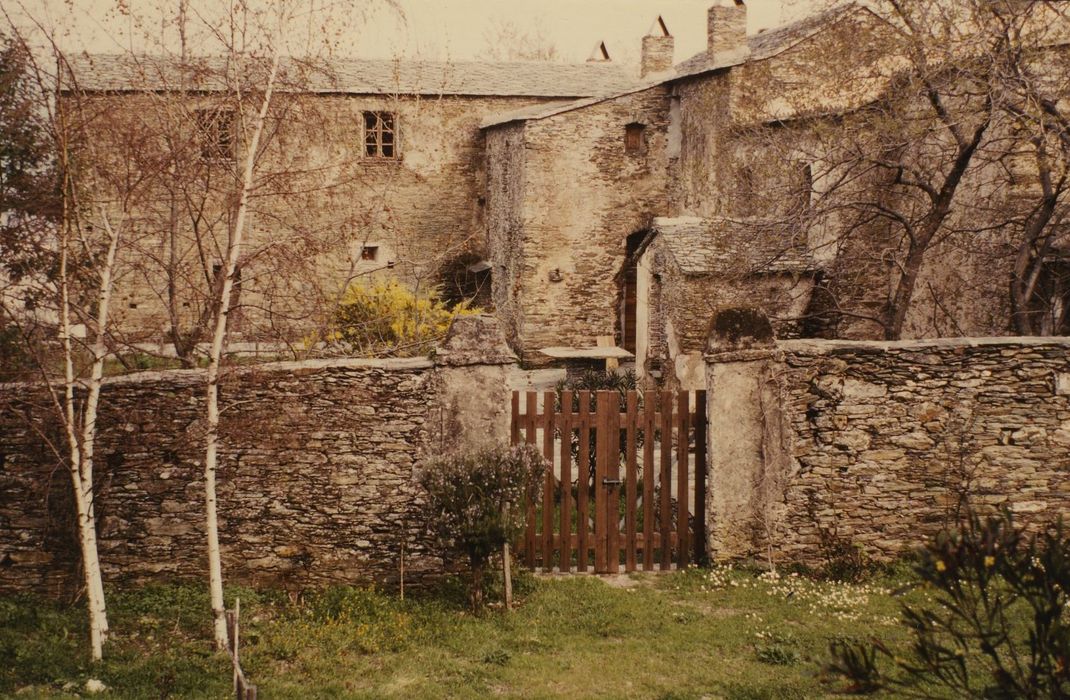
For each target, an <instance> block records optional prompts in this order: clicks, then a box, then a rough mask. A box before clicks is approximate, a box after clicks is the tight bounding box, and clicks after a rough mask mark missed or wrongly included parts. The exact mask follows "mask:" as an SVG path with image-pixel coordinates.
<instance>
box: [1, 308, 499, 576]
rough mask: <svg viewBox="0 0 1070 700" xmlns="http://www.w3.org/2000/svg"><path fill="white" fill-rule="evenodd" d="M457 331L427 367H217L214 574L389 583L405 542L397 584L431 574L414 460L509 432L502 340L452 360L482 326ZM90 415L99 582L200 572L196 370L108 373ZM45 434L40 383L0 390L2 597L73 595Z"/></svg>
mask: <svg viewBox="0 0 1070 700" xmlns="http://www.w3.org/2000/svg"><path fill="white" fill-rule="evenodd" d="M461 325H464V326H467V330H468V331H470V332H469V333H462V334H460V335H459V336H458V337H455V338H453V339H447V341H446V343H444V345H443V346H442V347H440V351H439V353H437V356H436V360H435V361H434V362H432V361H430V360H427V359H406V360H400V359H399V360H355V359H341V360H315V361H307V362H277V363H270V364H261V365H254V366H248V367H241V368H235V369H232V370H231V371H229V372H228V373H227V374H226V376H225V378H224V380H223V382H222V385H221V390H220V405H221V425H220V430H221V449H220V468H219V472H218V477H217V478H218V482H217V484H218V496H219V518H220V528H219V530H220V539H221V547H222V553H223V569H224V576H225V578H226V580H227V581H228V582H230V583H239V582H244V583H256V584H267V585H277V586H282V587H286V588H304V587H307V586H316V585H323V584H332V583H361V582H369V581H376V582H380V583H386V584H392V583H394V582H396V580H397V578H398V572H399V564H400V557H401V552H402V548H404V550H405V576H406V582H412V583H419V581H420V579H421V578H422V577H425V576H426V575H428V574H432V575H434V574H439V573H440V572H441V571H442V570H443V567H444V561H443V559H442V557H441V555H440V553H437V552H435V551H433V548H432V545H431V542H430V541H429V539H428V537H427V535H426V534H425V532H424V527H423V524H422V522H421V514H420V504H421V500H422V498H421V495H420V488H419V486H418V485H417V483H416V481H415V478H414V468H415V467H416V465H417V463H418V460H419V458H420V457H421V456H423V455H424V454H427V453H428V452H429V451H434V452H436V453H437V452H441V451H443V450H446V449H450V448H452V447H457V446H460V445H462V444H465V443H466V442H475V441H481V440H488V439H499V438H506V439H507V436H508V414H507V413H506V411H507V410H508V406H509V403H508V395H509V394H508V388H507V386H506V376H507V374H508V370H509V368H511V367H513V366H515V365H513V361H514V359H515V358H513V356H512V355H511V353H508V352H507V351H502V352H499V349H500V348H499V347H498V346H493V345H491V346H490V350H492V351H493V352H488V345H487V344H483V345H482V346H479V345H476V346H475V347H477V348H481V350H479V351H473V350H471V349H468V350H464V348H465V346H466V345H468V344H467V343H466V342H465V341H466V339H472V338H473V337H475V338H476V339H479V338H480V337H483V340H486V338H485V336H486V335H487V332H486V331H487V329H488V327H489V328H490V330H491V331H493V332H496V331H497V326H496V324H490V326H488V325H487V322H486V319H481V318H480V317H471V318H469V319H466V320H465V321H464V322H463V323H455V324H454V327H455V329H456V328H457V327H458V326H461ZM473 330H474V331H477V332H476V333H475V335H474V336H473V333H472V332H471V331H473ZM481 334H482V335H481ZM492 339H493V338H492ZM464 387H469V389H470V391H472V392H474V393H475V394H476V395H478V396H479V398H480V401H469V402H468V403H469V404H471V405H472V409H471V410H466V407H465V405H464V402H461V401H459V400H458V398H457V397H458V396H459V395H462V394H463V390H464ZM470 398H475V397H474V396H471V395H470ZM100 407H101V414H100V418H99V428H98V430H99V433H98V446H97V460H96V466H95V470H94V471H95V481H96V483H95V488H96V492H97V496H96V508H97V516H98V533H99V536H100V558H101V564H102V567H103V571H104V576H105V579H106V580H107V581H109V582H112V583H120V584H139V583H144V582H147V581H152V580H156V581H161V580H175V579H181V578H197V579H200V578H203V576H204V572H205V570H206V568H205V567H206V559H207V557H206V554H205V544H204V539H205V535H204V528H205V525H204V515H203V512H204V495H203V494H204V490H203V455H204V446H203V426H204V423H203V420H204V419H203V415H204V375H203V372H202V371H201V370H173V371H164V372H144V373H139V374H135V375H127V376H124V377H117V378H113V379H109V380H107V381H106V383H105V385H104V389H103V391H102V395H101V402H100ZM494 407H498V410H497V411H495V410H493V408H494ZM42 436H44V437H45V438H47V439H48V440H50V441H52V442H53V443H54V444H56V445H61V444H62V442H61V441H60V434H59V429H58V425H57V423H56V421H55V420H54V408H53V407H52V406H50V405H49V403H48V401H47V400H46V394H45V393H44V392H43V390H42V387H40V386H33V385H15V384H7V385H3V384H0V593H2V592H15V591H33V592H36V593H40V594H45V595H62V594H69V593H70V592H72V591H75V590H78V588H79V587H80V585H81V583H80V579H79V575H80V574H79V565H80V564H79V562H80V558H79V552H78V545H77V539H76V537H75V522H74V515H73V513H74V509H73V503H72V496H71V483H70V477H69V475H68V473H67V471H66V467H65V466H63V465H61V463H60V461H59V460H58V459H57V457H56V455H55V454H54V453H52V452H51V451H50V450H49V448H48V447H47V441H46V440H45V439H43V437H42Z"/></svg>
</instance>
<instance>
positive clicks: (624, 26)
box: [0, 0, 821, 63]
mask: <svg viewBox="0 0 1070 700" xmlns="http://www.w3.org/2000/svg"><path fill="white" fill-rule="evenodd" d="M253 1H254V2H256V1H257V0H253ZM259 1H260V2H264V3H269V2H272V1H274V0H259ZM304 1H305V2H307V3H309V4H313V3H314V4H316V5H318V6H320V9H321V10H325V11H326V12H328V13H330V16H331V17H332V20H331V21H330V22H329V25H330V29H331V30H337V29H338V28H340V27H343V28H344V29H343V30H342V31H340V32H339V33H338V35H337V36H336V37H334V46H335V49H334V50H335V51H337V52H338V53H341V54H344V55H352V56H361V57H369V58H396V57H404V58H422V59H427V60H471V59H479V58H486V57H487V56H488V50H489V47H490V45H491V44H492V43H495V42H499V43H500V41H501V37H503V36H504V35H506V34H507V32H503V31H502V27H506V28H511V29H514V30H516V32H517V33H519V34H520V35H526V36H527V37H528V39H529V40H530V41H532V42H534V43H540V44H544V43H545V44H550V45H552V46H553V47H554V48H555V49H556V52H557V56H558V59H559V60H565V61H571V62H579V61H583V60H585V59H586V58H587V57H588V56H589V55H590V54H591V52H592V50H593V49H594V48H595V46H596V45H597V44H598V43H599V42H600V41H605V42H606V45H607V47H608V49H609V52H610V56H611V58H613V60H615V61H619V62H621V63H635V62H637V61H638V56H639V46H640V40H641V37H642V36H643V35H645V34H646V33H647V32H648V31H649V29H650V28H651V25H652V24H653V22H654V21H655V19H656V18H657V17H658V16H659V15H661V16H662V17H663V18H664V19H665V22H666V24H667V26H668V28H669V31H670V32H671V33H672V34H673V36H674V37H675V38H676V56H675V59H676V61H682V60H684V59H686V58H688V57H690V56H692V55H694V54H695V53H698V52H699V51H702V50H703V49H704V48H705V43H706V9H707V7H708V6H709V5H710V4H712V3H713V2H717V1H718V0H392V1H393V2H395V3H396V5H397V9H396V10H395V9H391V8H389V7H387V2H383V1H380V2H379V3H369V2H368V1H367V0H359V1H358V0H304ZM720 1H722V2H724V1H726V0H720ZM820 1H821V0H748V2H747V7H748V30H749V31H750V32H751V33H755V32H757V31H758V30H759V29H761V28H765V27H773V26H777V25H779V24H783V23H784V22H787V21H791V20H792V19H796V18H798V17H800V16H803V15H805V14H806V13H807V12H812V11H813V8H814V7H815V6H817V4H818V3H819V2H820ZM190 2H191V5H192V8H193V12H192V14H193V15H195V17H196V19H195V20H194V23H196V21H197V20H198V19H202V18H203V19H209V18H211V17H212V16H213V13H216V14H217V15H218V13H219V12H220V10H219V8H223V7H225V6H226V5H227V0H190ZM0 5H7V9H8V12H11V13H12V16H13V17H14V18H16V21H19V22H26V18H27V17H33V18H34V20H35V21H36V22H37V23H39V24H41V25H44V26H47V27H51V28H53V29H54V30H55V31H56V35H57V37H58V38H59V43H60V44H61V46H62V48H63V49H65V50H67V51H83V50H86V51H90V52H115V51H126V50H130V49H133V50H136V51H153V49H159V48H160V47H161V46H163V47H166V48H167V49H169V50H175V47H176V46H177V32H175V31H174V30H173V22H171V20H172V19H173V17H174V12H175V8H176V7H177V6H178V0H0ZM369 5H371V6H372V9H371V10H360V9H358V8H360V7H368V6H369ZM313 33H316V34H317V35H319V34H323V33H324V32H322V31H318V32H313ZM204 45H207V44H204ZM203 52H210V50H207V49H206V50H204V51H203Z"/></svg>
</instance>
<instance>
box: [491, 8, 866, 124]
mask: <svg viewBox="0 0 1070 700" xmlns="http://www.w3.org/2000/svg"><path fill="white" fill-rule="evenodd" d="M860 8H861V6H860V5H858V4H856V3H854V2H848V3H844V4H842V5H837V6H835V7H832V8H831V9H828V10H825V11H824V12H819V13H818V14H816V15H813V16H811V17H807V18H805V19H801V20H799V21H797V22H792V23H791V24H786V25H784V26H782V27H778V28H776V29H770V30H768V31H763V32H760V33H758V34H755V35H753V36H749V37H747V48H748V49H749V52H746V51H739V52H736V53H732V54H728V55H718V56H715V57H714V58H713V59H711V58H710V56H709V54H708V53H706V52H705V51H703V52H701V53H698V54H696V55H694V56H692V57H691V58H689V59H687V60H686V61H684V62H682V63H678V64H676V65H675V66H674V67H673V68H672V70H671V71H666V72H663V73H659V74H656V75H653V76H650V77H649V78H647V79H646V80H645V81H643V82H637V81H633V84H632V85H631V86H628V87H626V88H622V89H619V90H606V91H604V92H602V93H601V94H594V95H591V96H590V97H588V98H586V99H581V100H576V101H574V102H569V103H566V104H563V105H544V104H543V105H533V106H531V107H525V108H523V109H519V110H514V111H511V112H506V113H504V114H499V115H496V116H493V117H490V118H488V119H486V120H484V121H483V123H482V124H481V125H480V128H484V129H485V128H488V127H493V126H498V125H501V124H507V123H509V122H514V121H526V120H529V119H545V118H546V117H552V116H554V115H555V114H561V113H563V112H569V111H572V110H574V109H580V108H581V107H586V106H588V105H592V104H597V103H598V102H603V101H605V100H609V99H613V98H615V97H622V96H624V95H629V94H632V93H635V92H639V91H641V90H646V89H648V88H651V87H654V86H655V85H660V84H662V83H668V82H671V81H673V80H679V79H680V78H686V77H690V76H693V75H699V74H701V73H708V72H710V71H714V70H720V69H723V68H729V67H731V66H737V65H740V64H742V63H745V62H747V61H758V60H761V59H764V58H771V57H773V56H775V55H777V54H779V53H782V52H784V51H787V50H788V49H790V48H791V47H792V46H795V45H796V44H798V43H799V42H801V41H804V40H805V39H808V38H810V37H812V36H813V35H815V34H817V33H818V32H820V31H822V30H823V29H825V28H826V27H828V26H829V25H830V24H832V23H834V22H836V21H837V20H839V19H840V18H841V17H843V16H845V15H847V14H850V13H851V12H853V11H855V10H857V9H860Z"/></svg>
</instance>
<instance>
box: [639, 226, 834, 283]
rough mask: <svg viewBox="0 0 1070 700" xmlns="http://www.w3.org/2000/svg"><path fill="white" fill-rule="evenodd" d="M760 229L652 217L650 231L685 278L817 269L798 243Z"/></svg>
mask: <svg viewBox="0 0 1070 700" xmlns="http://www.w3.org/2000/svg"><path fill="white" fill-rule="evenodd" d="M763 226H764V225H763V224H762V223H761V222H758V221H739V220H730V219H701V218H697V217H690V216H688V217H676V218H671V219H670V218H664V217H658V218H655V219H654V226H653V229H654V231H655V232H656V233H657V238H658V239H660V240H661V241H662V244H663V245H664V246H665V247H666V248H667V249H668V250H669V252H670V253H672V256H673V258H674V259H675V260H676V264H677V265H678V266H679V267H680V271H681V272H683V273H684V274H685V275H711V274H713V275H732V276H740V275H748V274H762V273H778V272H787V273H799V272H814V271H817V270H818V265H817V264H816V262H815V261H814V259H813V256H812V255H811V254H810V252H809V251H808V250H807V249H806V247H805V245H804V244H803V243H802V242H801V241H798V240H794V239H793V237H791V236H780V237H778V236H776V235H775V233H774V232H771V231H760V230H755V229H756V228H758V229H760V228H762V227H763ZM756 234H757V235H756ZM771 234H772V235H771Z"/></svg>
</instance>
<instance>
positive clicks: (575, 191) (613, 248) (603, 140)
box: [487, 86, 668, 362]
mask: <svg viewBox="0 0 1070 700" xmlns="http://www.w3.org/2000/svg"><path fill="white" fill-rule="evenodd" d="M667 102H668V95H667V92H666V90H665V88H664V87H661V86H657V87H653V88H649V89H646V90H641V91H639V92H635V93H631V94H627V95H622V96H619V97H615V98H612V99H608V100H604V101H600V102H596V103H593V104H590V105H587V106H583V107H580V108H578V109H574V110H570V111H567V112H563V113H560V114H556V115H552V116H548V117H544V118H541V119H532V120H529V121H527V122H526V123H525V124H524V126H523V127H522V129H523V131H522V132H518V131H517V130H516V127H515V126H512V125H507V126H504V127H495V128H493V129H488V130H487V133H488V137H487V140H488V145H489V146H490V145H492V144H493V146H492V148H493V151H492V154H493V155H494V156H495V157H499V158H508V159H509V160H510V164H509V166H508V167H504V166H503V167H502V168H499V169H494V170H491V172H489V173H488V190H489V192H490V197H491V200H490V201H491V202H492V203H495V204H496V205H498V206H505V207H511V208H512V210H511V211H508V212H496V213H492V215H491V217H490V218H489V220H488V235H489V241H490V244H489V245H490V248H491V256H492V259H493V260H494V263H495V271H494V282H493V284H494V298H495V304H496V307H497V309H498V311H499V313H500V314H502V318H503V323H504V324H505V326H506V327H507V328H508V329H510V330H509V331H508V333H509V334H510V337H511V338H514V339H515V347H516V349H517V350H518V351H519V352H520V354H521V355H522V357H523V359H524V360H529V361H535V362H538V361H545V360H546V358H545V357H544V356H541V355H540V354H539V353H538V350H539V348H543V347H547V346H555V345H566V346H574V347H585V346H593V345H594V344H595V339H596V337H597V336H600V335H615V334H617V332H618V331H619V326H620V323H619V316H620V313H619V309H620V286H619V284H618V281H617V276H618V274H619V273H620V271H621V268H622V267H623V265H624V261H625V254H626V251H627V248H626V242H627V239H628V236H629V235H631V234H633V233H637V232H640V231H642V230H643V229H644V228H646V227H647V226H649V225H650V222H651V221H652V219H653V217H654V216H655V215H656V214H658V213H660V212H662V211H664V210H665V208H666V192H665V186H666V177H665V174H666V167H667V165H666V160H665V152H666V138H667V130H668V119H667ZM628 124H641V125H643V134H642V146H641V147H640V148H639V149H638V151H636V152H632V153H629V152H626V149H625V127H626V126H627V125H628ZM495 131H500V132H502V133H500V134H497V135H496V134H495V133H494V132H495ZM503 178H506V179H508V178H512V179H513V181H512V182H509V181H504V180H503ZM496 193H497V198H496ZM518 244H519V246H520V247H519V248H517V247H516V246H517V245H518ZM510 246H512V247H510ZM510 250H521V251H522V258H518V257H517V256H515V255H511V254H510V253H509V252H508V251H510ZM505 264H507V265H512V266H513V267H512V268H510V269H508V270H503V271H499V268H498V265H505Z"/></svg>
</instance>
